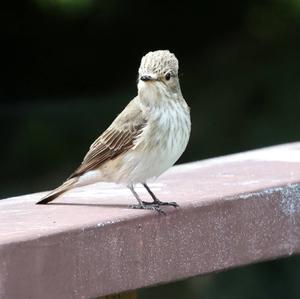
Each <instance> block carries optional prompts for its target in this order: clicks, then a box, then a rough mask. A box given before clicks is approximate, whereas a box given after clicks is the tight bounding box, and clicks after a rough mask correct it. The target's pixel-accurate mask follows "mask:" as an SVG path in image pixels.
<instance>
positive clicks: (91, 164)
mask: <svg viewBox="0 0 300 299" xmlns="http://www.w3.org/2000/svg"><path fill="white" fill-rule="evenodd" d="M146 125H147V120H146V118H145V117H144V116H143V114H142V111H141V109H140V107H139V105H138V104H137V101H136V99H134V100H132V101H131V102H130V103H129V104H128V105H127V107H126V108H125V109H124V110H123V112H122V113H121V114H120V115H119V116H118V117H117V118H116V119H115V121H114V122H113V123H112V124H111V126H110V127H109V128H108V129H107V130H106V131H104V132H103V133H102V135H100V137H99V138H98V139H96V140H95V141H94V143H93V144H92V145H91V147H90V150H89V151H88V153H87V154H86V156H85V157H84V159H83V162H82V163H81V165H80V166H79V167H78V168H77V170H76V171H75V172H74V173H73V174H72V175H71V176H70V178H73V177H78V176H80V175H82V174H84V173H85V172H87V171H89V170H92V169H95V168H97V167H99V166H100V165H101V164H102V163H104V162H106V161H107V160H111V159H114V158H116V157H117V156H118V155H120V154H122V153H124V152H126V151H128V150H129V149H130V148H132V147H133V146H134V145H135V140H136V139H137V138H138V137H139V136H140V134H141V133H142V131H143V129H144V127H145V126H146Z"/></svg>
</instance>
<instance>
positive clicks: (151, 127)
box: [121, 101, 191, 183]
mask: <svg viewBox="0 0 300 299" xmlns="http://www.w3.org/2000/svg"><path fill="white" fill-rule="evenodd" d="M190 130H191V122H190V114H189V108H188V106H187V105H186V103H185V102H175V101H168V105H166V106H165V107H164V108H163V109H162V108H161V107H158V108H155V109H152V111H151V112H150V115H149V122H148V126H147V127H146V128H145V130H144V132H143V134H142V135H141V137H140V138H139V142H138V143H137V145H136V146H135V148H133V150H132V151H130V152H128V153H127V154H126V155H125V156H124V159H125V160H126V162H125V163H124V166H125V165H131V167H130V168H131V169H128V168H127V167H126V166H125V168H127V169H126V170H125V169H123V170H124V172H123V171H122V172H123V173H127V177H126V178H125V177H123V176H122V179H121V180H122V181H126V183H143V182H146V181H147V180H148V179H150V178H153V177H158V176H159V175H161V174H162V173H163V172H164V171H166V170H167V169H168V168H170V167H171V166H172V165H174V163H175V162H176V161H177V160H178V159H179V157H180V156H181V155H182V153H183V152H184V150H185V148H186V146H187V143H188V140H189V136H190Z"/></svg>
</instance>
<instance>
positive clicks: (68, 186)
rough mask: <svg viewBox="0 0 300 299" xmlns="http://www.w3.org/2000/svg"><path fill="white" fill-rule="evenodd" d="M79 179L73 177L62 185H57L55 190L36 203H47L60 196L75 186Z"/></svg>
mask: <svg viewBox="0 0 300 299" xmlns="http://www.w3.org/2000/svg"><path fill="white" fill-rule="evenodd" d="M77 181H78V178H77V177H73V178H71V179H68V180H67V181H65V182H64V183H63V184H62V185H61V186H59V187H57V188H56V189H54V190H53V191H51V192H50V193H49V194H47V195H46V196H45V197H43V198H42V199H41V200H40V201H39V202H37V203H36V204H38V205H45V204H47V203H48V202H50V201H52V200H53V199H55V198H56V197H58V196H60V195H61V194H63V193H65V192H66V191H68V190H69V189H71V188H72V187H73V185H74V184H75V183H76V182H77Z"/></svg>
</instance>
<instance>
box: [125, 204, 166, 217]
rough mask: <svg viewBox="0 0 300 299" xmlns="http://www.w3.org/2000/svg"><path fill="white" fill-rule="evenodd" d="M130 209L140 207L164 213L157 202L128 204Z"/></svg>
mask: <svg viewBox="0 0 300 299" xmlns="http://www.w3.org/2000/svg"><path fill="white" fill-rule="evenodd" d="M129 208H130V209H142V210H152V211H156V212H158V213H159V214H161V215H166V213H165V212H164V211H163V210H162V209H161V208H160V207H159V205H157V204H153V203H149V202H148V203H146V204H144V202H143V205H139V204H138V205H130V206H129Z"/></svg>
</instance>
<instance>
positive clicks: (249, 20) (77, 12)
mask: <svg viewBox="0 0 300 299" xmlns="http://www.w3.org/2000/svg"><path fill="white" fill-rule="evenodd" d="M0 16H1V18H0V22H1V26H0V33H1V38H2V42H1V44H2V55H1V72H2V75H3V78H2V80H1V81H0V100H1V102H0V132H1V145H2V146H1V147H0V154H1V157H2V161H1V173H0V176H1V177H0V182H1V183H0V197H1V198H5V197H9V196H14V195H18V194H24V193H30V192H37V191H41V190H46V189H51V188H53V187H54V186H56V185H57V184H59V183H60V182H61V181H62V180H63V179H64V178H65V177H67V176H68V175H69V173H70V172H72V171H73V170H74V168H75V167H76V166H77V165H78V163H80V162H81V159H82V157H83V155H84V153H85V152H86V150H87V149H88V146H89V145H90V143H91V142H92V141H93V140H94V138H95V137H96V136H98V135H99V133H101V132H102V131H103V130H104V129H105V128H106V127H107V125H108V124H109V123H110V122H111V120H112V119H113V118H114V117H115V116H116V115H117V114H118V113H119V112H120V110H121V109H122V108H123V107H124V106H125V105H126V103H127V102H128V101H129V100H130V99H131V98H132V97H133V96H134V95H135V94H136V83H135V80H136V76H137V68H138V65H139V62H140V58H141V56H142V55H144V54H145V53H146V52H148V51H149V50H156V49H170V50H171V51H172V52H174V53H175V54H176V55H177V57H178V58H179V61H180V70H181V85H182V90H183V94H184V96H185V98H186V100H187V102H188V103H189V105H190V106H191V109H192V110H191V112H192V122H193V130H192V136H191V141H190V144H189V147H188V149H187V151H186V152H185V153H184V155H183V157H182V158H181V160H180V161H179V162H187V161H192V160H199V159H204V158H209V157H214V156H217V155H224V154H229V153H234V152H239V151H243V150H248V149H253V148H257V147H262V146H268V145H273V144H278V143H284V142H292V141H298V140H299V137H300V121H299V111H300V84H299V82H300V71H299V70H300V54H299V53H300V1H299V0H256V1H255V0H252V1H250V0H228V1H221V0H220V1H189V0H187V1H184V2H181V1H180V2H176V1H156V0H153V1H149V0H144V1H142V2H140V1H137V0H128V1H121V0H31V1H22V2H20V3H18V5H17V4H16V3H15V2H5V3H3V4H2V9H1V11H0ZM299 266H300V260H299V258H298V257H294V258H289V259H287V260H282V261H276V262H269V263H264V264H260V265H255V266H250V267H246V268H241V269H236V270H231V271H228V272H224V273H219V274H215V275H209V276H205V277H201V278H194V279H190V280H187V281H184V282H178V283H175V284H171V285H166V286H160V287H156V288H151V289H147V290H143V291H141V292H140V293H141V294H140V296H141V298H272V299H274V298H300V288H299V287H298V282H297V280H298V277H299V274H300V273H299Z"/></svg>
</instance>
